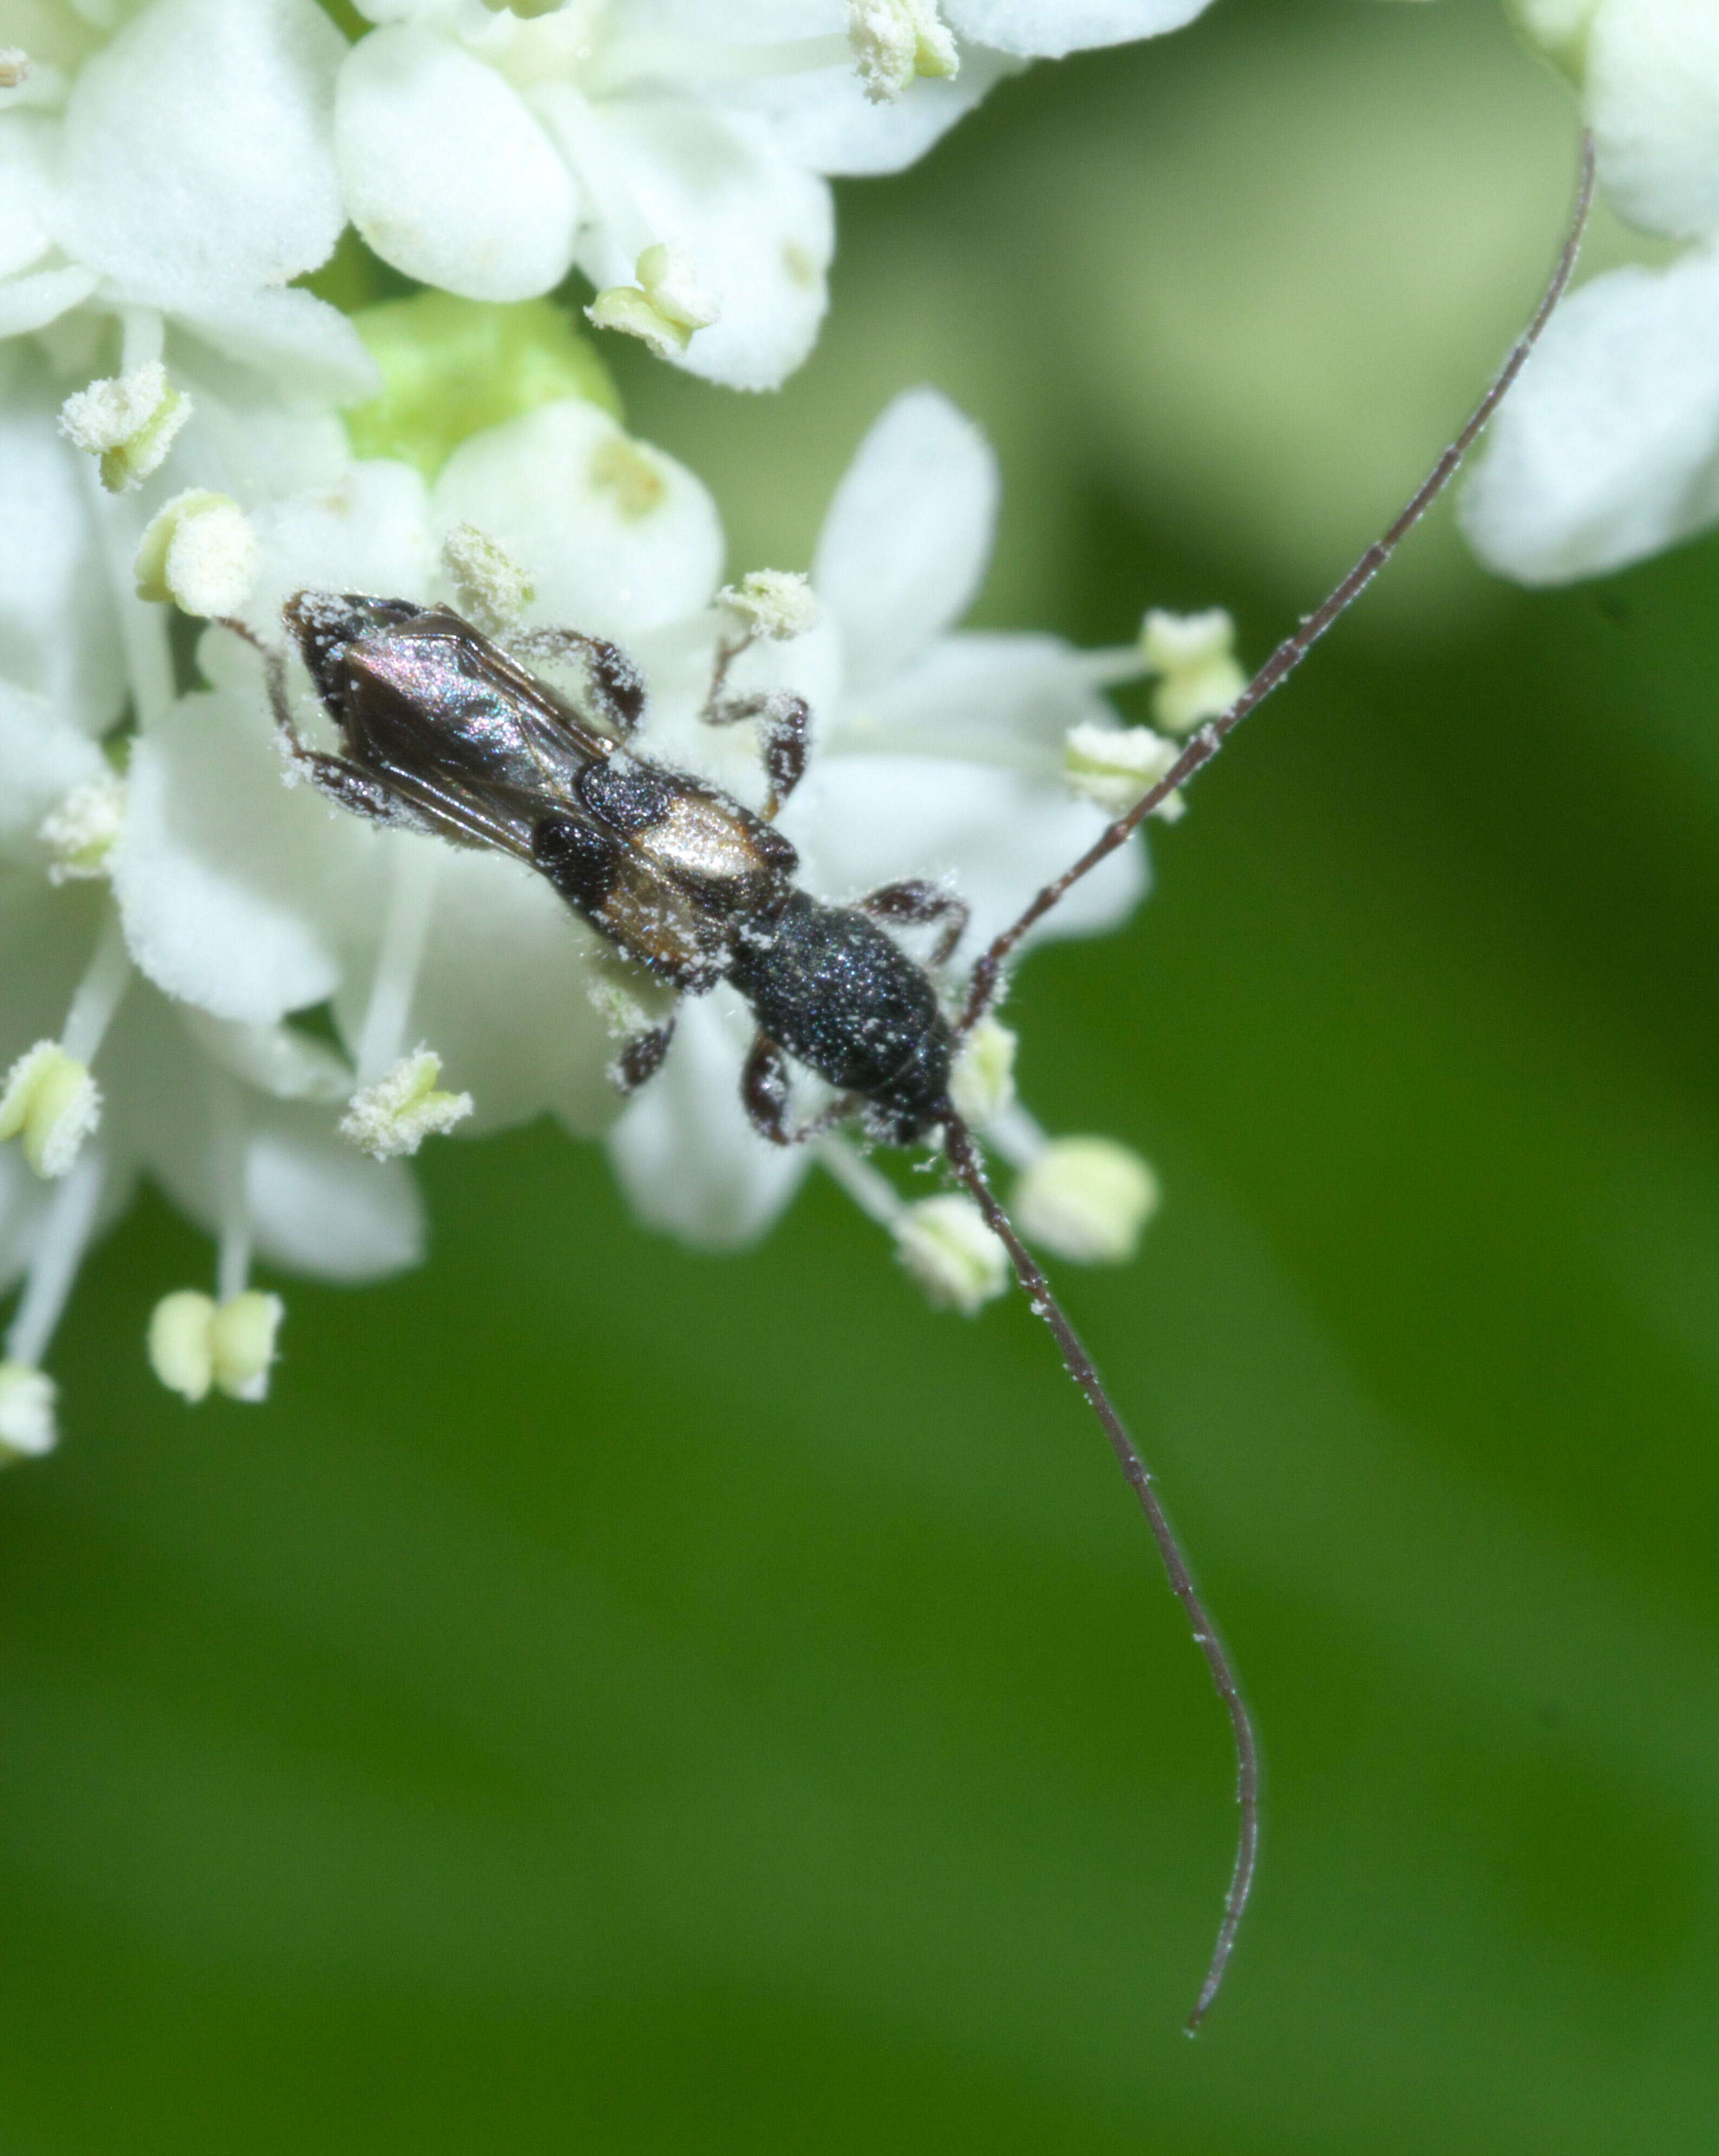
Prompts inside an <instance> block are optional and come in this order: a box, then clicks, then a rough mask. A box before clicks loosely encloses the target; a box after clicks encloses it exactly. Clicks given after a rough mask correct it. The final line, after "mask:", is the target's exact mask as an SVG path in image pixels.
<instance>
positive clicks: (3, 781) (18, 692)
mask: <svg viewBox="0 0 1719 2156" xmlns="http://www.w3.org/2000/svg"><path fill="white" fill-rule="evenodd" d="M106 769H107V762H106V759H105V757H103V755H102V753H101V751H100V749H99V748H97V747H96V746H95V742H93V741H91V740H90V737H89V736H88V735H87V734H84V733H80V732H79V731H78V729H77V728H76V727H75V726H72V725H71V724H70V723H69V721H66V720H64V719H63V718H61V717H60V716H59V715H58V713H57V712H56V711H54V706H52V705H51V704H50V703H49V701H48V700H47V698H46V697H45V696H33V695H32V694H31V693H30V691H29V690H28V689H20V688H18V687H16V686H15V685H13V683H12V682H10V681H8V680H0V854H5V855H10V856H11V857H12V858H13V860H19V859H22V860H28V861H30V862H36V863H39V862H43V861H44V860H45V859H46V855H45V852H44V849H43V847H42V845H41V844H40V842H39V840H38V836H37V834H38V831H39V830H40V829H41V825H42V819H43V818H44V816H46V815H47V814H49V811H50V810H51V809H53V808H55V807H56V806H57V805H58V804H59V803H60V802H61V801H63V800H64V798H65V796H66V795H67V794H68V793H70V791H71V789H72V788H73V787H74V786H81V785H83V784H85V783H87V782H88V781H89V780H90V779H92V778H99V777H100V775H101V773H104V772H105V770H106Z"/></svg>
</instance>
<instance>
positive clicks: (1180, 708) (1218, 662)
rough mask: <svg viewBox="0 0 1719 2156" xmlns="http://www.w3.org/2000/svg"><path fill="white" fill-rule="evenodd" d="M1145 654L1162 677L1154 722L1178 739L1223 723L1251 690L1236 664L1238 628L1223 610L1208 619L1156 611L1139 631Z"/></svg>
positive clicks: (1206, 615) (1214, 609)
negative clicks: (1206, 723)
mask: <svg viewBox="0 0 1719 2156" xmlns="http://www.w3.org/2000/svg"><path fill="white" fill-rule="evenodd" d="M1140 649H1141V652H1142V655H1143V656H1144V658H1145V660H1146V662H1147V665H1149V666H1150V667H1151V668H1152V670H1153V672H1154V673H1156V674H1158V675H1162V680H1160V682H1159V684H1158V686H1157V690H1156V691H1155V692H1154V694H1153V696H1152V716H1153V717H1154V718H1155V719H1156V720H1157V722H1158V724H1159V725H1160V726H1167V727H1168V728H1169V730H1170V731H1171V732H1172V733H1173V734H1186V733H1192V732H1193V729H1194V728H1195V727H1196V726H1199V725H1202V724H1203V722H1204V721H1206V720H1207V719H1216V718H1221V717H1222V716H1223V715H1224V712H1225V711H1228V710H1229V707H1230V706H1231V705H1232V704H1233V703H1234V701H1235V700H1236V698H1237V697H1238V696H1240V694H1241V692H1242V690H1244V689H1245V688H1246V686H1247V685H1248V677H1247V675H1245V674H1244V673H1243V672H1242V670H1241V668H1240V667H1239V665H1237V663H1236V657H1235V624H1234V622H1233V621H1232V620H1231V619H1230V618H1229V614H1228V613H1227V612H1226V611H1225V610H1224V608H1222V607H1209V608H1207V610H1206V611H1205V613H1164V612H1163V611H1162V608H1157V607H1154V608H1152V612H1151V613H1149V614H1147V617H1146V619H1145V620H1144V621H1143V622H1142V624H1141V625H1140Z"/></svg>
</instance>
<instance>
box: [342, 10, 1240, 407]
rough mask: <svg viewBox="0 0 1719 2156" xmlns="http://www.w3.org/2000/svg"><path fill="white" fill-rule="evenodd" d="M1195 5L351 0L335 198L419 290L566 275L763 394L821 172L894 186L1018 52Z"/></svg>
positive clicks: (660, 346) (819, 273)
mask: <svg viewBox="0 0 1719 2156" xmlns="http://www.w3.org/2000/svg"><path fill="white" fill-rule="evenodd" d="M1205 4H1206V0H942V12H941V15H940V14H939V13H938V9H937V8H936V7H934V6H932V5H931V0H854V4H853V5H851V6H849V5H848V4H845V0H725V4H724V5H723V6H722V7H721V8H713V7H711V5H710V4H708V0H567V4H566V5H563V6H562V7H561V8H557V9H556V10H555V11H554V12H552V13H533V14H532V16H531V18H529V19H522V18H521V15H519V14H516V13H511V12H500V13H497V12H495V11H492V10H490V9H489V8H486V7H484V6H481V5H480V4H478V0H362V6H363V12H364V13H366V14H367V16H368V17H369V18H370V19H371V20H372V22H373V23H376V24H377V28H375V29H373V30H372V32H371V33H369V35H368V36H367V37H365V38H362V39H361V40H360V41H359V43H358V44H357V46H356V47H355V48H354V49H352V51H351V54H349V55H348V57H347V58H346V61H345V63H344V64H343V66H342V67H341V75H340V84H339V91H338V97H337V101H336V146H337V152H338V157H339V162H340V174H341V187H342V189H343V191H344V195H345V199H346V207H347V209H348V212H349V213H350V214H351V218H352V219H353V221H354V223H356V224H357V227H358V228H359V230H360V231H361V232H362V234H363V235H364V237H365V239H367V241H368V242H369V244H370V245H371V246H372V247H373V248H374V249H376V251H377V254H380V255H382V257H383V259H385V260H387V261H389V262H392V263H393V264H396V266H397V267H398V268H400V269H403V270H405V271H406V272H407V274H408V275H410V276H413V277H416V278H418V279H421V280H423V281H424V282H425V283H428V284H434V285H442V286H444V287H445V288H446V289H447V290H449V291H453V292H459V293H462V294H464V295H466V296H468V297H470V298H473V299H484V300H511V299H523V298H526V297H529V296H531V295H534V294H536V293H540V292H546V291H548V290H551V288H552V287H553V286H554V285H557V284H558V283H560V281H561V280H562V278H563V277H564V276H565V275H567V270H568V269H570V268H575V267H576V268H577V269H580V270H581V271H582V273H583V274H584V275H586V276H588V278H589V279H590V280H591V281H592V283H593V285H596V286H597V287H598V294H599V298H598V302H597V304H596V318H597V319H598V321H600V322H602V323H603V324H604V325H605V326H612V327H617V328H622V329H626V330H629V331H632V332H633V333H634V334H636V335H639V336H644V337H645V338H646V339H647V340H648V341H649V342H650V343H651V345H652V346H653V348H654V349H655V350H656V351H658V352H660V353H661V354H662V355H663V356H664V357H666V358H669V359H671V360H672V361H673V362H675V364H676V365H678V366H681V367H686V368H688V369H690V371H691V372H695V373H698V374H702V375H704V376H706V377H707V378H709V379H710V380H711V381H713V382H726V383H728V384H730V385H731V386H732V387H735V388H748V389H758V388H770V387H772V386H774V385H775V384H776V383H777V382H781V381H782V380H783V377H785V376H786V375H787V374H788V373H789V372H792V371H793V368H794V367H798V365H799V363H800V362H801V361H802V360H803V358H804V357H805V356H806V354H807V352H808V351H809V350H810V348H811V345H812V341H813V338H814V337H815V336H816V335H817V331H818V322H819V321H820V320H821V319H822V316H823V313H824V305H825V286H824V275H825V272H826V270H827V269H828V267H829V259H830V254H831V251H832V249H833V246H834V222H833V214H832V210H831V205H830V198H829V188H828V187H827V186H826V185H825V183H824V176H825V175H828V174H831V173H837V172H893V171H897V170H899V169H900V168H901V167H902V166H904V165H906V164H909V163H911V162H912V160H913V159H914V158H915V157H918V156H920V155H921V153H922V152H923V151H925V150H926V149H927V148H928V147H929V146H930V145H931V143H932V142H933V141H935V140H936V137H937V136H939V135H940V134H942V132H943V131H944V130H945V129H946V128H947V127H948V126H951V125H952V123H953V122H954V121H956V120H957V119H958V118H959V117H960V116H961V115H962V113H963V112H965V111H967V110H969V109H970V108H971V107H972V105H974V104H976V103H977V102H978V100H979V98H980V97H982V96H983V95H984V92H985V90H987V89H988V87H989V86H990V85H991V84H992V83H993V82H994V81H996V80H998V77H999V76H1000V75H1001V74H1004V73H1006V72H1008V70H1009V69H1012V68H1013V67H1016V66H1019V65H1020V64H1023V63H1024V61H1025V60H1026V59H1029V58H1030V57H1032V56H1034V54H1058V53H1065V52H1070V51H1073V50H1075V49H1076V48H1077V47H1081V46H1090V45H1100V44H1119V43H1121V42H1122V41H1124V40H1126V39H1128V38H1142V37H1149V36H1152V35H1154V34H1156V33H1157V32H1159V31H1162V30H1169V29H1174V28H1178V27H1179V26H1180V25H1181V24H1183V23H1187V22H1188V21H1190V20H1192V18H1193V17H1194V16H1195V15H1197V14H1198V13H1200V12H1201V9H1202V8H1203V6H1204V5H1205ZM897 18H899V20H898V19H897ZM898 33H899V34H898ZM896 44H900V45H901V53H900V54H896V53H895V46H896ZM890 54H894V55H895V57H894V58H893V59H891V58H890V57H888V56H889V55H890ZM891 70H893V72H891ZM886 75H887V76H888V78H889V79H888V80H887V82H886V81H885V76H886ZM868 93H870V95H869V94H868ZM878 95H882V96H883V97H884V101H883V102H877V101H875V100H876V98H877V96H878Z"/></svg>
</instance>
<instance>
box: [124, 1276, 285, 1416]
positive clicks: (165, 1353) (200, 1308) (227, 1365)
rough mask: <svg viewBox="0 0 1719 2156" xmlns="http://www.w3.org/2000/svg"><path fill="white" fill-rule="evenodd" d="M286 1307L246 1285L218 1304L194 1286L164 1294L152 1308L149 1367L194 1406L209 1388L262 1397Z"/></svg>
mask: <svg viewBox="0 0 1719 2156" xmlns="http://www.w3.org/2000/svg"><path fill="white" fill-rule="evenodd" d="M284 1316H285V1305H284V1304H283V1303H282V1301H281V1300H280V1296H278V1295H265V1294H264V1293H263V1292H262V1291H261V1290H260V1289H257V1288H247V1289H246V1290H245V1291H244V1292H243V1293H242V1294H239V1295H235V1296H228V1299H227V1301H225V1302H221V1303H218V1302H216V1301H215V1300H214V1299H213V1296H207V1295H203V1294H200V1293H199V1292H198V1290H196V1289H195V1288H181V1289H179V1290H178V1291H176V1292H175V1293H174V1294H172V1295H164V1296H162V1299H161V1301H159V1302H158V1303H157V1305H156V1306H155V1309H154V1311H153V1312H151V1316H150V1321H149V1333H148V1349H149V1363H150V1368H151V1369H152V1370H153V1371H154V1372H155V1374H156V1376H157V1378H160V1380H161V1382H162V1384H164V1385H165V1386H166V1387H167V1390H168V1391H169V1392H172V1393H177V1394H179V1396H180V1398H181V1399H185V1400H188V1401H189V1402H190V1403H191V1404H192V1406H193V1407H195V1406H196V1405H197V1404H198V1402H199V1401H200V1400H204V1399H208V1395H209V1391H210V1389H211V1387H215V1388H218V1389H219V1390H220V1391H222V1392H223V1393H225V1394H226V1395H227V1397H228V1399H234V1400H260V1399H264V1397H265V1396H266V1394H267V1393H268V1390H269V1370H270V1369H271V1368H273V1366H274V1362H275V1339H276V1337H277V1335H278V1334H279V1332H280V1321H281V1319H282V1317H284Z"/></svg>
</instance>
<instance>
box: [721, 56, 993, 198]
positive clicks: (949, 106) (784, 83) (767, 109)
mask: <svg viewBox="0 0 1719 2156" xmlns="http://www.w3.org/2000/svg"><path fill="white" fill-rule="evenodd" d="M1020 64H1021V63H1020V62H1019V60H1017V59H1012V58H1011V57H1010V56H1009V55H1008V54H1003V53H993V52H988V51H986V50H984V49H983V48H980V47H975V46H969V47H967V49H966V50H965V51H964V52H963V53H962V55H961V72H960V74H958V75H957V76H956V78H955V80H953V81H952V82H951V81H947V80H922V81H919V82H916V83H914V84H913V85H911V88H910V89H909V90H907V91H906V93H905V94H904V95H902V96H901V97H897V98H893V99H891V100H890V101H889V102H888V103H886V104H883V105H878V104H875V103H874V102H873V101H872V100H871V99H870V98H869V97H867V95H865V86H864V85H863V84H862V83H861V82H860V80H859V72H858V70H857V69H855V68H854V67H853V66H851V65H849V66H846V67H834V68H819V69H817V70H816V71H815V72H813V73H810V74H797V75H772V76H767V77H765V78H764V80H762V81H759V82H749V83H746V84H744V85H727V84H724V85H722V86H721V92H720V94H721V98H722V101H723V102H724V103H725V104H727V105H735V106H738V107H743V108H744V110H747V111H748V112H751V113H753V114H756V115H757V117H758V118H759V119H761V120H762V121H764V122H765V124H766V125H767V126H768V128H769V131H770V136H771V140H772V142H773V143H774V144H775V146H776V148H777V150H778V151H780V152H781V153H782V155H783V157H788V158H791V159H792V160H793V162H794V163H795V164H797V165H805V166H808V167H809V168H810V169H811V170H812V171H813V172H828V173H830V174H831V175H836V174H850V175H859V174H862V173H872V172H901V171H902V170H904V169H905V167H907V166H909V165H911V164H914V163H916V162H917V161H918V160H919V159H920V158H921V157H923V156H924V155H925V153H926V151H927V150H929V149H930V148H931V145H932V144H933V143H934V142H936V141H938V140H939V139H940V137H942V136H944V135H946V134H947V132H948V131H949V130H950V129H951V128H952V126H954V125H955V123H956V121H957V120H960V119H962V118H963V117H964V116H965V115H967V113H969V112H971V111H972V109H973V107H974V106H975V105H977V104H978V102H979V100H981V98H983V96H984V95H985V94H986V92H987V91H988V90H990V89H991V87H992V86H993V84H995V83H997V82H998V81H1000V80H1001V79H1002V78H1003V76H1004V75H1006V74H1013V73H1014V72H1015V70H1016V69H1018V68H1019V66H1020Z"/></svg>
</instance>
